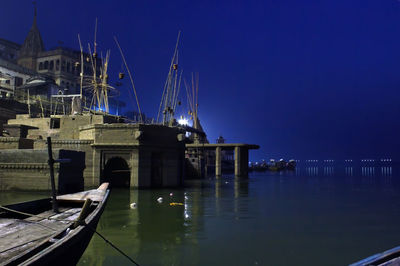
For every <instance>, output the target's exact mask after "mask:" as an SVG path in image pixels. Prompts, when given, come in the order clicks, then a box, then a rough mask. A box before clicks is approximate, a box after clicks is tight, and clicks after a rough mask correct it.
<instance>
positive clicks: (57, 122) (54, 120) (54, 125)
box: [50, 118, 60, 128]
mask: <svg viewBox="0 0 400 266" xmlns="http://www.w3.org/2000/svg"><path fill="white" fill-rule="evenodd" d="M50 128H60V118H52V119H51V123H50Z"/></svg>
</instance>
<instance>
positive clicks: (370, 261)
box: [350, 246, 400, 266]
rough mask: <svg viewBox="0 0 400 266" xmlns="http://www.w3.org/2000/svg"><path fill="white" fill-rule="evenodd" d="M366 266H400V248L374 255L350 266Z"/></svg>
mask: <svg viewBox="0 0 400 266" xmlns="http://www.w3.org/2000/svg"><path fill="white" fill-rule="evenodd" d="M366 265H381V266H383V265H384V266H395V265H396V266H398V265H400V246H399V247H395V248H392V249H390V250H387V251H384V252H382V253H378V254H375V255H372V256H370V257H368V258H366V259H363V260H361V261H358V262H356V263H353V264H350V266H366Z"/></svg>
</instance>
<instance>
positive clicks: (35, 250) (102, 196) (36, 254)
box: [0, 183, 109, 265]
mask: <svg viewBox="0 0 400 266" xmlns="http://www.w3.org/2000/svg"><path fill="white" fill-rule="evenodd" d="M108 195H109V190H108V183H104V184H102V185H101V186H100V187H99V188H98V189H93V190H88V191H83V192H78V193H74V194H67V195H62V196H57V205H58V212H54V211H53V209H52V201H51V199H50V198H48V199H41V200H35V201H30V202H24V203H19V204H13V205H8V206H0V265H76V263H77V262H78V261H79V259H80V257H81V256H82V254H83V252H84V251H85V249H86V247H87V245H88V244H89V241H90V239H91V238H92V236H93V234H94V232H95V230H96V226H97V223H98V221H99V219H100V216H101V214H102V212H103V210H104V207H105V204H106V201H107V198H108ZM28 214H29V215H28Z"/></svg>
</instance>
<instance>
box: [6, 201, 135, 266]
mask: <svg viewBox="0 0 400 266" xmlns="http://www.w3.org/2000/svg"><path fill="white" fill-rule="evenodd" d="M0 209H3V210H6V211H9V212H14V213H17V214H22V215H25V216H30V217H36V218H41V219H48V220H54V221H59V222H69V223H70V222H74V221H73V220H66V219H57V218H52V217H50V216H40V215H36V214H31V213H26V212H21V211H17V210H13V209H10V208H7V207H4V206H1V205H0ZM25 221H27V220H25ZM30 222H31V221H30ZM32 222H33V221H32ZM33 223H35V222H33ZM79 224H80V225H83V226H86V227H87V228H89V229H90V230H92V231H93V232H94V233H96V234H97V235H98V236H100V237H101V238H102V239H103V240H104V241H105V242H106V243H107V244H109V245H110V246H111V247H113V248H114V249H115V250H116V251H118V252H119V253H121V254H122V255H123V256H124V257H126V258H127V259H128V260H129V261H130V262H132V263H133V264H135V265H137V266H139V264H138V263H137V262H135V261H134V260H133V259H132V258H131V257H129V256H128V255H127V254H126V253H124V252H123V251H122V250H121V249H119V248H118V247H117V246H116V245H114V244H113V243H111V241H109V240H108V239H107V238H105V237H104V236H103V235H102V234H100V233H99V232H97V231H96V229H95V228H93V227H91V226H89V225H88V224H86V223H85V222H84V221H81V222H80V223H79ZM39 225H40V224H39ZM45 227H47V226H45ZM49 228H50V229H52V230H55V229H53V228H51V227H49Z"/></svg>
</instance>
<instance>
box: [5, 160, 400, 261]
mask: <svg viewBox="0 0 400 266" xmlns="http://www.w3.org/2000/svg"><path fill="white" fill-rule="evenodd" d="M170 193H173V195H172V196H170ZM21 194H23V195H25V196H18V195H21ZM7 195H8V196H7ZM11 195H13V196H12V197H11ZM15 195H17V196H15ZM27 195H29V193H28V194H27V193H25V194H24V193H21V192H18V193H13V194H11V193H8V192H7V193H1V195H0V202H2V204H4V202H7V201H11V199H13V200H15V199H16V198H18V199H20V198H21V197H27ZM29 197H32V196H30V195H29ZM159 197H163V202H162V203H158V202H157V198H159ZM133 202H135V203H137V208H136V209H131V208H130V203H133ZM172 202H177V203H182V204H183V205H176V206H171V205H170V204H169V203H172ZM97 230H98V231H99V232H100V233H101V234H103V235H104V236H105V237H106V238H107V239H108V240H110V241H111V242H112V243H113V244H115V245H116V246H117V247H119V248H120V249H121V250H123V251H124V252H126V253H127V254H128V255H129V256H130V257H132V258H133V259H134V260H135V261H136V262H137V263H139V264H140V265H347V264H349V263H352V262H355V261H358V260H360V259H362V258H365V257H367V256H370V255H373V254H375V253H378V252H380V251H384V250H387V249H390V248H392V247H395V246H398V245H400V167H398V166H364V167H362V166H360V165H359V166H304V167H303V166H299V167H298V168H297V169H296V171H293V172H279V173H273V172H263V173H261V172H258V173H251V174H250V176H249V178H248V179H235V178H234V177H233V176H229V175H226V176H223V177H222V178H220V179H215V178H208V179H206V180H201V181H200V180H196V181H187V182H186V185H185V188H181V189H157V190H128V189H125V190H123V189H119V190H117V189H114V190H112V192H111V196H110V198H109V201H108V203H107V207H106V209H105V211H104V213H103V215H102V217H101V220H100V222H99V225H98V227H97ZM128 264H129V261H128V260H127V259H126V258H125V257H123V256H122V255H120V254H119V253H118V252H117V251H115V250H114V249H113V248H112V247H111V246H110V245H108V244H107V243H105V242H104V241H103V240H102V239H101V238H100V237H98V236H96V235H94V236H93V238H92V241H91V242H90V244H89V246H88V248H87V250H86V251H85V253H84V255H83V256H82V258H81V260H80V262H79V265H128Z"/></svg>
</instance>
